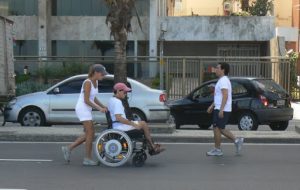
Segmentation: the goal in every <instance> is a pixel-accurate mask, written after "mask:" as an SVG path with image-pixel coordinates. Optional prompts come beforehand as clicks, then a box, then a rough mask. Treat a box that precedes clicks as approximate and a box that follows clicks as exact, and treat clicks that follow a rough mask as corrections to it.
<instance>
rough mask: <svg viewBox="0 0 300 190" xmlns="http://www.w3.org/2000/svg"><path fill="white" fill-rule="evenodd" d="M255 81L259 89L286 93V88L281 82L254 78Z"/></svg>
mask: <svg viewBox="0 0 300 190" xmlns="http://www.w3.org/2000/svg"><path fill="white" fill-rule="evenodd" d="M253 83H254V85H255V86H256V87H257V88H258V89H260V90H262V91H265V92H273V93H280V94H285V93H286V91H285V90H284V88H282V87H281V86H280V85H279V84H277V83H276V82H274V81H273V80H265V79H261V80H260V79H258V80H253Z"/></svg>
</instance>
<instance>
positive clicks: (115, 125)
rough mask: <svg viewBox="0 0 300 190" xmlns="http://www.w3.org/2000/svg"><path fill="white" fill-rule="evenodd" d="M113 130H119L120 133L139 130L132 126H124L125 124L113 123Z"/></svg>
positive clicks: (136, 122)
mask: <svg viewBox="0 0 300 190" xmlns="http://www.w3.org/2000/svg"><path fill="white" fill-rule="evenodd" d="M132 122H134V123H135V124H138V123H139V122H138V121H132ZM113 129H118V130H120V131H130V130H133V129H137V128H135V127H133V126H131V125H126V124H123V123H113Z"/></svg>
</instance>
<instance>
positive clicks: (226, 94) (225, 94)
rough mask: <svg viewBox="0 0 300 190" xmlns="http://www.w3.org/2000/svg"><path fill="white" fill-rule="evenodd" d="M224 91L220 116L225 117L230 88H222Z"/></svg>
mask: <svg viewBox="0 0 300 190" xmlns="http://www.w3.org/2000/svg"><path fill="white" fill-rule="evenodd" d="M221 91H222V103H221V108H220V112H219V117H220V118H223V117H224V114H223V112H224V107H225V105H226V102H227V99H228V89H226V88H223V89H221Z"/></svg>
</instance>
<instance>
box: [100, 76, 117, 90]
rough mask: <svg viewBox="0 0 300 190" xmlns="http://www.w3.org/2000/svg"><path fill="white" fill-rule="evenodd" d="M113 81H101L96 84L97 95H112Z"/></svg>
mask: <svg viewBox="0 0 300 190" xmlns="http://www.w3.org/2000/svg"><path fill="white" fill-rule="evenodd" d="M113 87H114V81H113V79H103V80H102V81H99V82H98V92H99V93H113Z"/></svg>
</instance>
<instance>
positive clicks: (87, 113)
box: [75, 108, 93, 121]
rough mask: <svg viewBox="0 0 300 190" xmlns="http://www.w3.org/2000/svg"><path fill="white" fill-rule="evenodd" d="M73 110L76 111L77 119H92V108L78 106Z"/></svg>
mask: <svg viewBox="0 0 300 190" xmlns="http://www.w3.org/2000/svg"><path fill="white" fill-rule="evenodd" d="M75 112H76V115H77V117H78V119H79V121H92V120H93V115H92V110H89V109H84V108H79V109H75Z"/></svg>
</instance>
